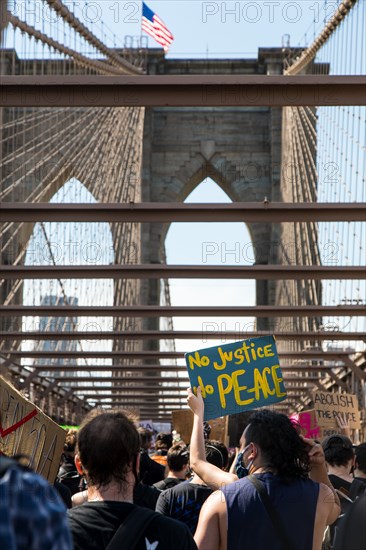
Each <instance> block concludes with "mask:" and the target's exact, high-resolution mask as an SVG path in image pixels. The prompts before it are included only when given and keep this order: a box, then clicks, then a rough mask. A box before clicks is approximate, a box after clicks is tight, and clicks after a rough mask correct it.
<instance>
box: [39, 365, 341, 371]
mask: <svg viewBox="0 0 366 550" xmlns="http://www.w3.org/2000/svg"><path fill="white" fill-rule="evenodd" d="M32 368H34V369H35V370H36V371H37V372H46V371H49V372H57V371H60V372H76V371H80V372H105V371H111V372H114V371H121V372H134V371H138V372H151V371H159V372H167V371H168V372H186V371H187V367H186V366H185V365H183V366H179V365H178V366H177V365H130V366H127V365H32ZM332 368H334V367H332V366H329V365H281V369H282V370H289V371H311V370H314V371H326V370H330V369H332ZM342 368H346V367H343V366H342Z"/></svg>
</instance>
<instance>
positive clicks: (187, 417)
mask: <svg viewBox="0 0 366 550" xmlns="http://www.w3.org/2000/svg"><path fill="white" fill-rule="evenodd" d="M172 417H173V429H174V430H175V431H176V432H177V433H179V434H180V436H181V438H182V439H183V441H184V443H186V444H187V445H188V444H189V442H190V440H191V433H192V427H193V413H192V411H189V410H177V411H172Z"/></svg>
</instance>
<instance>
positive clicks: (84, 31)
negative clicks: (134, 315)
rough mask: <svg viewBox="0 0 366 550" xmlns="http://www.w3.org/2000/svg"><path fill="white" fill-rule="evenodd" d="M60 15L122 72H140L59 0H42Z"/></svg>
mask: <svg viewBox="0 0 366 550" xmlns="http://www.w3.org/2000/svg"><path fill="white" fill-rule="evenodd" d="M43 1H44V2H47V4H49V6H51V8H52V9H53V10H55V11H56V13H58V14H59V15H60V17H62V18H63V19H64V20H65V21H66V22H67V23H68V25H70V27H72V28H73V29H74V30H75V31H76V32H77V33H79V34H80V35H81V36H82V37H83V38H84V39H85V40H86V41H87V42H89V43H90V44H91V45H92V46H94V47H95V48H97V49H98V50H99V51H100V52H101V53H102V54H104V55H106V57H107V58H108V59H109V60H110V62H111V64H112V65H114V66H115V67H118V68H119V69H120V71H122V73H123V74H141V73H142V70H141V69H140V68H138V67H134V66H133V65H132V64H131V63H129V62H128V61H127V60H126V59H123V58H122V57H121V56H120V55H118V54H117V53H116V52H114V51H113V50H111V49H110V48H108V47H107V46H106V45H105V44H103V42H102V41H101V40H99V38H97V37H96V36H95V35H94V34H93V33H92V32H90V30H89V29H88V28H87V27H85V25H83V24H82V23H81V21H80V20H79V19H78V18H77V17H76V16H75V15H74V14H73V13H72V12H71V11H70V10H69V9H68V7H67V6H66V5H65V4H64V3H63V2H62V1H61V0H43Z"/></svg>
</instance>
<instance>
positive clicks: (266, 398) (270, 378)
mask: <svg viewBox="0 0 366 550" xmlns="http://www.w3.org/2000/svg"><path fill="white" fill-rule="evenodd" d="M185 358H186V363H187V367H188V373H189V379H190V382H191V386H192V388H193V391H194V392H196V391H197V386H200V387H201V391H202V397H203V399H204V402H205V417H204V419H205V420H209V419H211V418H217V417H219V416H225V415H229V414H237V413H240V412H243V411H246V410H251V409H256V408H259V407H265V406H267V405H271V404H272V403H278V402H279V401H282V400H283V399H286V395H287V394H286V390H285V387H284V384H283V378H282V373H281V369H280V365H279V360H278V355H277V350H276V343H275V339H274V337H273V336H263V337H259V338H250V339H248V340H244V341H241V342H235V343H233V344H226V345H224V346H216V347H212V348H205V349H201V350H197V351H193V352H190V353H186V354H185Z"/></svg>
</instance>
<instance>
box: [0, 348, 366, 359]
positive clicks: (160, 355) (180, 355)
mask: <svg viewBox="0 0 366 550" xmlns="http://www.w3.org/2000/svg"><path fill="white" fill-rule="evenodd" d="M353 353H356V352H355V351H322V350H308V349H306V350H301V351H283V352H280V353H279V354H278V355H279V357H280V358H285V357H287V358H295V359H303V358H306V359H308V358H321V359H325V360H337V359H342V358H344V357H349V356H350V355H351V354H353ZM357 353H361V352H357ZM363 353H366V352H363ZM1 354H2V355H3V356H4V355H11V356H13V357H28V358H43V357H48V358H56V359H57V358H59V357H64V358H69V359H72V358H78V357H83V358H85V359H87V358H99V359H101V358H113V357H123V358H126V359H127V358H130V359H149V358H155V359H184V352H183V351H155V350H148V351H82V350H80V351H77V350H76V351H62V350H60V351H48V350H36V351H34V350H24V351H19V350H1Z"/></svg>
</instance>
